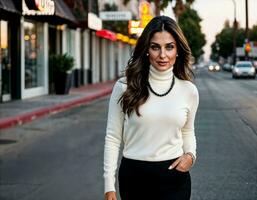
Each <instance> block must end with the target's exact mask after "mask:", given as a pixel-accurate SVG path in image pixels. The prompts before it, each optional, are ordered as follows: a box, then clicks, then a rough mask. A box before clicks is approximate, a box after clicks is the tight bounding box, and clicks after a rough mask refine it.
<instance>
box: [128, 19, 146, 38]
mask: <svg viewBox="0 0 257 200" xmlns="http://www.w3.org/2000/svg"><path fill="white" fill-rule="evenodd" d="M128 30H129V34H136V35H141V33H142V32H143V28H142V27H141V21H137V20H130V21H129V25H128Z"/></svg>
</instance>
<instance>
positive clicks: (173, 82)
mask: <svg viewBox="0 0 257 200" xmlns="http://www.w3.org/2000/svg"><path fill="white" fill-rule="evenodd" d="M174 84H175V78H174V75H173V78H172V82H171V85H170V88H169V89H168V91H167V92H165V93H163V94H158V93H157V92H155V91H154V90H153V88H152V87H151V85H150V83H149V81H148V83H147V86H148V87H149V90H150V91H151V92H152V93H153V94H154V95H156V96H158V97H163V96H166V95H167V94H169V92H170V91H171V90H172V88H173V86H174Z"/></svg>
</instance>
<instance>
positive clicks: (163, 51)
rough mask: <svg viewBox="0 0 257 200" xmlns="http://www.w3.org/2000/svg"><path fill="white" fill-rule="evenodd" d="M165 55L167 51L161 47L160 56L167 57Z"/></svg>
mask: <svg viewBox="0 0 257 200" xmlns="http://www.w3.org/2000/svg"><path fill="white" fill-rule="evenodd" d="M165 56H166V51H165V49H161V51H160V57H161V58H165Z"/></svg>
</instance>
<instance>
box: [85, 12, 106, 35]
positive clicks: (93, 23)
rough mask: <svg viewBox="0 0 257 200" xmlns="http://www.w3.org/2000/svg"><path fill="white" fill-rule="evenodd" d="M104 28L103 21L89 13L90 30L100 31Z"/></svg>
mask: <svg viewBox="0 0 257 200" xmlns="http://www.w3.org/2000/svg"><path fill="white" fill-rule="evenodd" d="M102 26H103V25H102V20H101V19H100V18H99V17H97V15H96V14H94V13H88V28H90V29H92V30H96V31H99V30H101V29H102Z"/></svg>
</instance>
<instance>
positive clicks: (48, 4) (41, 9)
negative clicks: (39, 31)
mask: <svg viewBox="0 0 257 200" xmlns="http://www.w3.org/2000/svg"><path fill="white" fill-rule="evenodd" d="M54 12H55V3H54V1H53V0H22V14H23V15H54Z"/></svg>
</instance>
